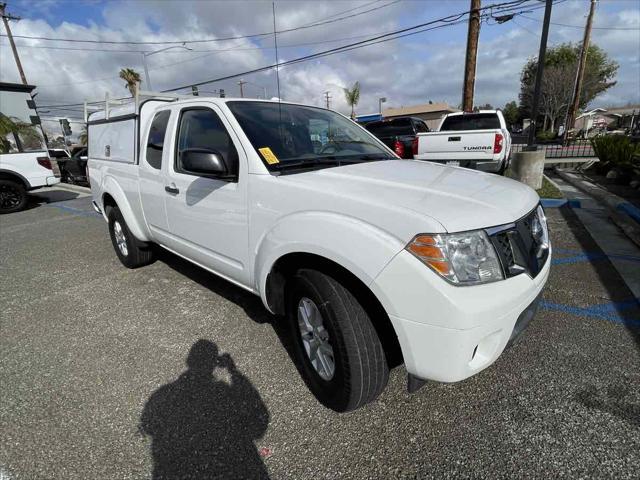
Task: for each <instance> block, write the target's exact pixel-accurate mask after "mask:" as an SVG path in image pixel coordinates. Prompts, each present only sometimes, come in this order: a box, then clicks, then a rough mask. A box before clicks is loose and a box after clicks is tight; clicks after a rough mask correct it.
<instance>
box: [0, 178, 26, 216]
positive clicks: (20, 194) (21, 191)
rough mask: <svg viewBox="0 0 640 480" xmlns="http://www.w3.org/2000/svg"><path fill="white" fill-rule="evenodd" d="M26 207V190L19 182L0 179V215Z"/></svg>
mask: <svg viewBox="0 0 640 480" xmlns="http://www.w3.org/2000/svg"><path fill="white" fill-rule="evenodd" d="M26 206H27V189H26V188H24V185H23V184H22V183H20V182H15V181H13V180H6V179H0V214H1V213H13V212H19V211H20V210H24V208H25V207H26Z"/></svg>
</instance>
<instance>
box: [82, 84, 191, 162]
mask: <svg viewBox="0 0 640 480" xmlns="http://www.w3.org/2000/svg"><path fill="white" fill-rule="evenodd" d="M190 98H193V97H192V96H191V95H176V94H166V93H162V92H147V91H141V90H137V89H136V94H135V95H134V96H133V97H132V98H126V99H113V100H112V99H110V98H109V94H108V93H106V94H105V99H104V104H102V102H100V104H97V105H96V104H93V105H89V104H88V103H87V102H85V104H84V117H85V122H86V125H87V147H88V157H89V159H90V160H91V159H95V160H105V161H113V162H120V163H130V164H137V163H138V160H139V159H138V157H139V153H140V148H141V147H140V136H141V135H142V134H143V132H141V129H144V128H145V126H146V125H148V123H149V122H150V121H151V116H152V115H153V112H154V110H155V108H157V107H158V106H159V104H161V103H163V102H166V103H170V102H175V101H177V100H180V99H190ZM89 109H91V110H92V111H91V112H90V111H89ZM90 117H91V118H90Z"/></svg>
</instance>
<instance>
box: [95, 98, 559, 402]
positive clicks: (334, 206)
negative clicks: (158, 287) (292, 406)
mask: <svg viewBox="0 0 640 480" xmlns="http://www.w3.org/2000/svg"><path fill="white" fill-rule="evenodd" d="M88 132H89V175H90V180H91V190H92V193H93V201H94V206H95V208H96V210H98V211H99V212H101V213H102V215H103V216H104V218H105V220H106V221H107V222H108V225H109V231H110V235H111V240H112V243H113V246H114V248H115V252H116V254H117V256H118V257H119V259H120V261H121V262H122V263H123V264H124V265H125V266H126V267H129V268H135V267H139V266H142V265H145V264H148V263H150V262H151V261H153V259H154V249H155V248H157V247H156V246H160V247H162V248H164V249H167V250H169V251H171V252H173V253H175V254H176V255H179V256H181V257H184V258H186V259H187V260H189V261H191V262H193V263H195V264H196V265H199V266H200V267H202V268H204V269H206V270H208V271H210V272H212V273H214V274H216V275H219V276H221V277H223V278H225V279H227V280H228V281H230V282H232V283H234V284H236V285H238V286H239V287H241V288H243V289H246V290H248V291H249V292H252V293H254V294H256V295H259V296H260V297H261V298H262V302H263V303H264V306H265V307H266V308H267V309H268V310H269V311H270V312H272V313H273V314H275V317H274V321H281V322H285V324H286V330H285V331H288V332H289V334H290V335H291V339H292V342H291V348H292V349H293V352H292V353H293V357H294V359H295V360H296V363H297V367H298V369H299V370H300V373H301V375H302V377H303V378H304V380H305V381H306V383H307V385H308V386H309V388H310V390H311V391H312V392H313V393H314V394H315V395H316V397H317V398H318V400H319V401H320V402H322V403H323V404H324V405H326V406H327V407H330V408H332V409H334V410H336V411H348V410H353V409H355V408H358V407H360V406H362V405H364V404H366V403H367V402H370V401H372V400H374V399H375V398H376V397H377V396H378V395H379V394H380V392H381V391H382V390H383V389H384V387H385V385H386V383H387V379H388V375H389V368H390V367H393V366H396V365H398V364H399V362H404V365H405V367H406V370H407V372H408V374H409V377H408V378H409V379H408V386H409V390H410V391H414V390H415V389H417V388H419V386H421V385H422V384H423V383H424V381H425V380H435V381H439V382H457V381H460V380H463V379H465V378H467V377H469V376H471V375H474V374H476V373H478V372H480V371H481V370H482V369H484V368H486V367H487V366H489V365H491V364H492V363H493V362H494V361H495V360H496V359H497V358H498V357H499V356H500V354H501V353H502V352H503V350H504V349H505V347H507V346H508V345H510V344H511V343H512V342H513V341H514V340H515V338H516V337H517V336H518V335H519V334H520V333H521V332H522V330H523V329H524V328H525V327H526V326H527V324H528V322H529V320H531V318H532V317H533V315H534V313H535V311H536V307H537V304H538V301H539V299H540V296H541V292H542V289H543V287H544V285H545V282H546V280H547V277H548V275H549V265H550V255H551V247H550V245H549V237H548V232H547V224H546V220H545V215H544V212H543V210H542V207H541V206H540V204H539V198H538V195H537V194H536V192H535V191H533V190H531V189H530V188H529V187H527V186H525V185H523V184H521V183H518V182H515V181H513V180H510V179H506V178H502V177H498V176H495V175H490V174H487V173H483V172H477V171H473V170H468V169H463V168H457V167H449V166H445V165H440V164H433V163H429V162H421V161H415V160H400V159H398V158H397V157H396V156H395V154H394V153H393V152H392V151H391V150H389V149H388V148H387V147H386V146H385V145H384V144H383V143H382V142H380V141H379V140H378V139H376V138H375V137H374V136H373V135H371V134H370V133H369V132H367V131H366V130H365V129H364V128H362V127H360V126H359V125H357V124H356V123H354V122H353V121H351V120H349V119H348V118H346V117H344V116H342V115H340V114H338V113H335V112H332V111H330V110H326V109H324V108H317V107H311V106H305V105H298V104H293V103H284V102H282V103H280V102H277V101H256V100H246V99H228V98H226V99H225V98H222V99H219V98H206V97H186V98H185V97H180V98H162V97H159V96H155V97H151V98H145V97H144V96H142V97H140V98H137V99H136V101H135V102H133V103H132V104H131V105H129V106H122V107H114V108H110V106H109V105H108V102H107V108H106V109H105V111H102V112H96V113H94V114H92V115H91V116H90V118H89V121H88Z"/></svg>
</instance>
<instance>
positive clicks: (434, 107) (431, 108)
mask: <svg viewBox="0 0 640 480" xmlns="http://www.w3.org/2000/svg"><path fill="white" fill-rule="evenodd" d="M459 111H460V110H459V109H458V108H454V107H452V106H451V105H449V104H448V103H445V102H436V103H424V104H422V105H411V106H409V107H399V108H387V109H385V110H384V111H383V112H382V116H383V117H399V116H402V117H406V116H410V115H419V114H421V113H435V112H459Z"/></svg>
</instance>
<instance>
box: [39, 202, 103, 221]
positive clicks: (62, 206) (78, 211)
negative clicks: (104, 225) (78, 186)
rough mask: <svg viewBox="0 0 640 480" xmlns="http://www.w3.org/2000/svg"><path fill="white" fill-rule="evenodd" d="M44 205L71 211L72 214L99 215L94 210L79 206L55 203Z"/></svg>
mask: <svg viewBox="0 0 640 480" xmlns="http://www.w3.org/2000/svg"><path fill="white" fill-rule="evenodd" d="M44 206H45V207H53V208H57V209H58V210H63V211H65V212H67V213H71V214H72V215H77V216H79V217H92V218H99V215H98V214H97V213H96V212H92V211H88V210H80V209H79V208H74V207H69V206H67V205H56V204H55V203H47V204H45V205H44Z"/></svg>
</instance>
